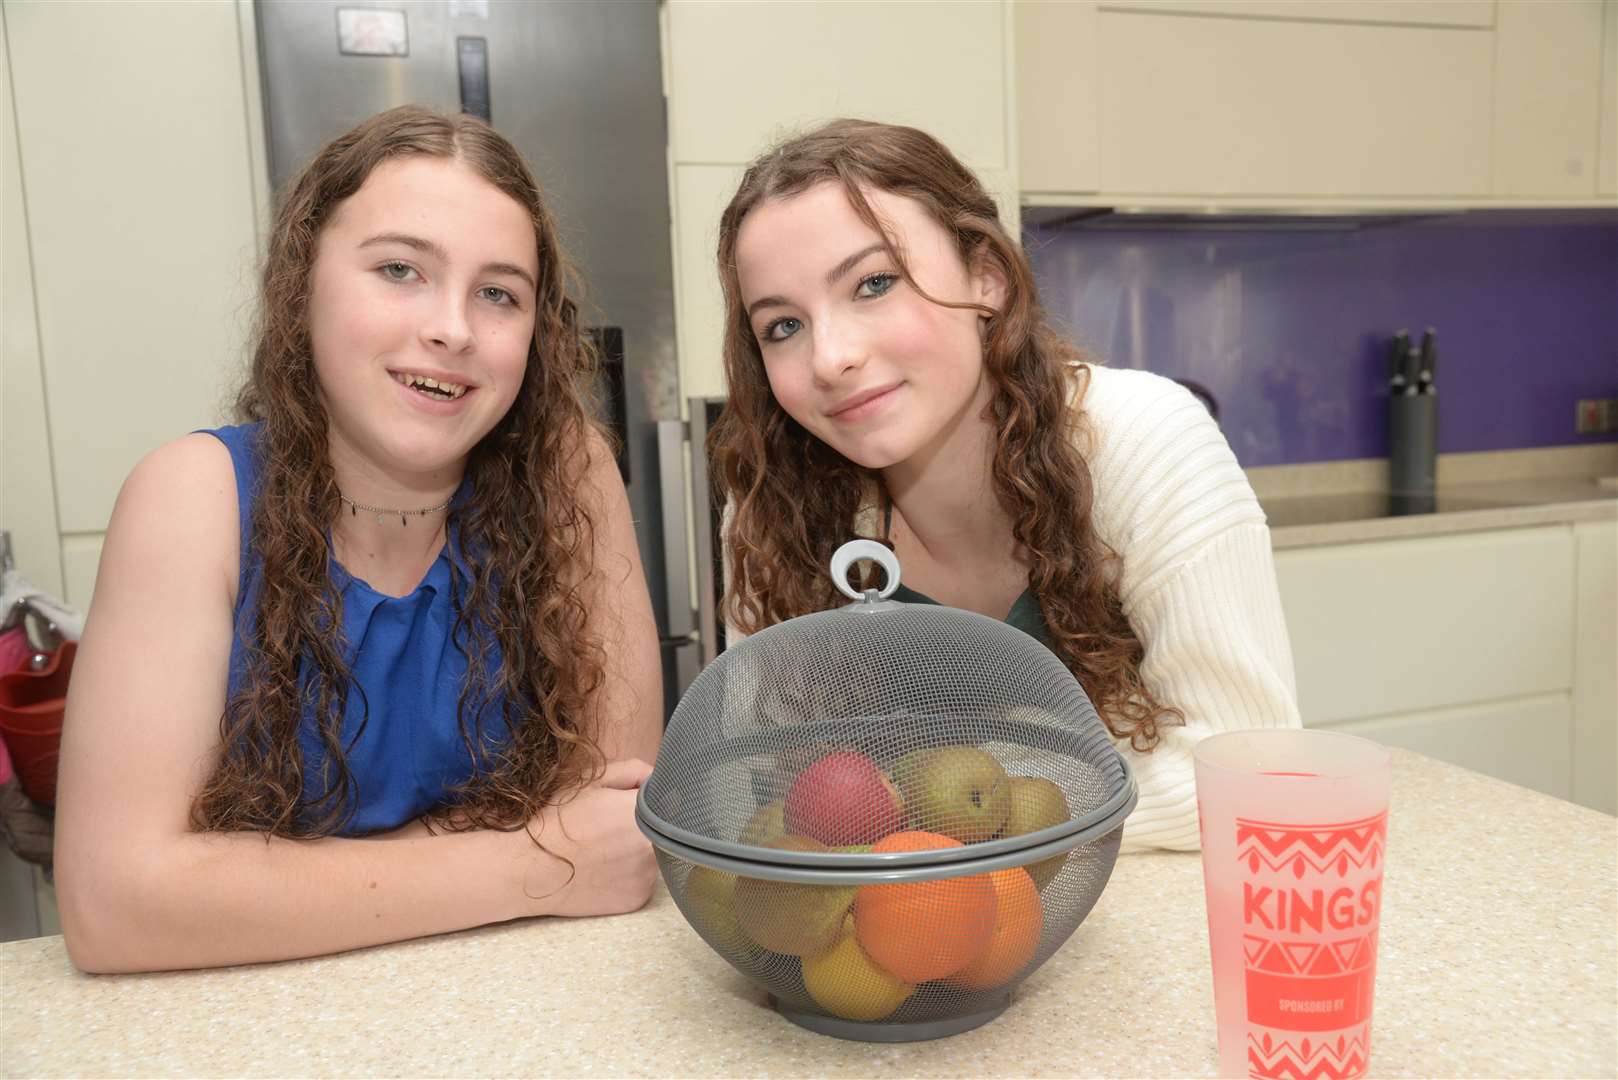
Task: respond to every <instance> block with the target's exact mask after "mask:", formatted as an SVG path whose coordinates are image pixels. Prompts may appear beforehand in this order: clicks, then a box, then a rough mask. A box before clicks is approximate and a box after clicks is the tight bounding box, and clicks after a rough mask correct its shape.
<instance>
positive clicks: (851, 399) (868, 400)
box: [826, 382, 900, 420]
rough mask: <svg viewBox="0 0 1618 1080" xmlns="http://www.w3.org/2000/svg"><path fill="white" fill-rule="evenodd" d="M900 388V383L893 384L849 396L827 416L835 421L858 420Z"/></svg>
mask: <svg viewBox="0 0 1618 1080" xmlns="http://www.w3.org/2000/svg"><path fill="white" fill-rule="evenodd" d="M899 386H900V384H899V383H897V382H893V383H888V384H887V385H886V386H873V387H871V388H870V389H868V390H861V391H859V392H858V393H856V394H851V395H849V396H848V397H846V398H844V399H843V400H842V401H839V402H838V403H837V404H836V405H833V406H832V407H831V409H830V410H828V411H827V413H826V415H827V416H829V417H831V418H832V419H833V420H853V419H857V418H858V417H860V416H862V415H864V414H865V413H866V412H869V411H870V408H869V407H870V406H874V405H877V404H878V403H880V401H881V400H882V399H884V398H886V397H887V396H888V395H889V394H891V393H893V391H895V390H897V389H899Z"/></svg>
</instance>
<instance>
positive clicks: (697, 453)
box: [686, 397, 719, 667]
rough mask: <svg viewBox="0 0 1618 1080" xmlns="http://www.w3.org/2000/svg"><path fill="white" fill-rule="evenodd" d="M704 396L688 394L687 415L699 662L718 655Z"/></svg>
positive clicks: (706, 411) (704, 662) (710, 487)
mask: <svg viewBox="0 0 1618 1080" xmlns="http://www.w3.org/2000/svg"><path fill="white" fill-rule="evenodd" d="M708 400H709V399H707V398H700V397H694V398H688V399H687V400H686V407H687V410H688V413H689V415H690V417H691V421H690V430H691V494H692V506H691V526H692V528H691V536H692V542H693V545H694V546H695V548H696V562H697V633H698V635H699V636H700V637H701V639H702V664H703V666H704V667H706V666H707V665H708V664H710V663H712V662H713V660H714V658H715V657H717V656H718V655H719V610H718V602H717V600H718V596H719V580H718V578H719V573H718V571H717V569H716V567H717V565H718V563H717V561H716V560H715V558H714V552H715V551H716V550H717V549H716V548H715V546H714V545H715V542H716V539H717V538H716V537H715V536H714V529H713V510H714V506H713V482H712V481H711V480H710V479H709V476H708Z"/></svg>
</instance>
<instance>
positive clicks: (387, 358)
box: [56, 107, 662, 971]
mask: <svg viewBox="0 0 1618 1080" xmlns="http://www.w3.org/2000/svg"><path fill="white" fill-rule="evenodd" d="M570 283H571V275H570V270H569V264H568V262H567V259H566V256H565V255H564V254H563V252H562V251H561V250H560V248H559V246H558V243H557V236H556V228H555V225H554V222H553V220H552V217H551V214H550V212H549V210H548V209H547V208H546V205H545V203H544V201H543V199H542V196H541V194H540V191H539V189H538V187H537V185H536V184H535V182H534V180H533V177H532V175H531V173H530V172H529V170H528V168H527V166H526V165H525V164H524V162H523V161H522V159H521V156H520V155H519V154H518V153H517V151H516V150H515V148H513V147H512V146H511V144H510V143H508V142H507V141H506V140H505V139H503V138H502V137H501V136H499V135H497V134H495V132H494V131H493V130H491V129H490V128H489V127H487V126H486V125H484V124H482V123H480V122H479V121H477V120H475V119H471V118H468V117H465V116H440V115H438V114H436V113H433V112H431V111H429V110H426V109H421V108H416V107H406V108H400V109H394V110H392V111H390V112H387V113H383V114H382V115H380V116H377V117H374V118H372V119H371V120H368V121H366V122H365V123H363V124H361V125H360V126H359V127H357V128H355V129H354V130H353V131H351V132H349V133H348V134H346V135H343V136H341V137H340V138H338V139H336V140H334V141H333V142H332V143H330V144H329V145H328V146H326V147H325V148H324V149H323V150H322V151H321V152H320V153H319V154H318V155H317V156H316V157H315V158H314V160H313V161H312V162H311V163H310V164H309V165H308V166H307V168H306V169H305V170H304V172H303V173H302V174H301V175H300V176H299V177H298V178H297V179H296V180H295V181H294V182H293V184H292V185H291V186H290V188H289V189H288V190H287V191H286V192H285V193H284V195H283V196H282V199H281V202H280V205H279V207H278V210H277V214H276V219H275V223H274V227H273V230H272V234H271V237H270V245H269V254H268V258H267V260H266V263H265V267H264V274H263V285H262V296H261V306H260V318H259V325H258V329H257V334H256V346H255V349H254V352H253V360H252V368H251V373H250V375H249V377H248V379H247V382H246V385H245V386H244V388H243V390H242V392H241V395H240V398H239V400H238V402H237V411H238V413H239V414H240V418H241V420H242V421H243V422H242V423H241V425H240V426H236V427H225V428H220V429H217V430H214V431H209V432H198V433H195V434H192V435H188V436H186V437H184V438H182V439H179V440H177V441H175V442H173V443H170V444H169V445H167V446H164V447H162V448H160V449H158V450H156V451H155V452H153V453H152V454H150V455H149V456H147V457H146V458H145V459H144V460H143V461H141V462H140V464H138V465H137V466H136V468H135V470H134V472H133V473H131V475H130V477H129V479H128V481H127V482H126V483H125V485H124V488H123V491H122V493H121V494H120V495H119V498H118V503H117V506H116V508H115V510H114V512H113V517H112V522H111V525H110V528H109V530H108V533H107V538H106V544H105V546H104V548H103V551H102V561H101V568H100V571H99V575H98V577H97V581H96V592H95V597H94V602H93V604H92V606H91V611H90V617H89V620H88V623H87V626H86V629H85V632H84V637H83V640H82V641H81V643H80V651H79V656H78V661H77V668H76V670H75V672H74V679H73V685H72V691H71V693H70V695H69V701H68V707H67V720H66V724H65V727H64V732H63V742H62V757H61V776H60V791H59V799H58V816H57V824H56V829H57V833H56V836H57V840H56V843H57V849H56V867H57V886H58V898H59V904H60V909H61V918H62V928H63V933H64V935H65V938H66V943H67V946H68V951H69V953H70V955H71V956H72V958H73V961H74V962H75V963H76V964H77V965H78V966H79V967H81V968H83V969H85V970H88V971H127V970H140V969H154V968H181V967H202V966H211V965H218V964H235V963H243V962H253V961H264V960H276V959H283V958H288V957H296V956H308V955H313V954H320V953H328V952H333V951H337V950H342V949H350V948H356V947H360V946H366V945H372V944H377V943H380V942H385V941H394V940H399V939H402V938H409V937H415V936H419V935H424V934H433V933H440V932H443V931H448V930H455V929H461V928H464V927H470V926H476V925H480V924H483V923H489V922H496V921H501V920H507V919H513V918H518V917H521V916H527V915H544V914H552V915H597V914H610V913H617V912H625V911H632V910H634V909H636V908H639V907H640V906H641V905H643V904H644V903H645V902H646V900H647V898H648V897H649V896H650V894H651V889H652V886H653V883H654V882H655V879H656V864H655V862H654V860H653V856H652V853H651V848H650V846H649V845H648V844H647V843H646V841H645V840H644V838H643V837H642V836H641V835H640V833H639V831H638V830H637V829H636V827H635V824H634V819H633V807H634V799H635V792H636V788H637V787H638V786H639V784H640V783H641V781H642V780H644V778H645V776H646V775H647V773H648V771H649V767H648V766H647V765H646V764H645V763H646V762H648V761H650V760H651V759H652V758H653V757H654V756H655V754H656V751H657V744H658V740H659V738H660V735H661V716H660V705H661V700H662V692H661V686H660V674H659V665H658V653H657V639H656V630H655V627H654V625H653V621H652V615H651V605H650V600H649V597H648V595H647V590H646V584H645V580H644V576H643V574H642V571H641V567H640V563H639V557H638V555H637V552H636V546H635V538H634V534H633V529H632V524H631V521H630V518H629V507H628V503H627V500H626V498H625V494H624V489H623V485H622V482H621V481H620V479H619V476H618V472H617V469H616V467H615V465H614V462H613V458H612V455H611V453H610V450H609V448H608V446H607V444H606V442H605V439H604V438H603V436H602V435H601V434H600V432H599V431H598V429H597V427H596V425H595V423H594V421H593V420H592V419H591V414H590V412H589V408H588V400H587V388H588V387H589V386H590V384H591V376H592V373H593V372H592V357H591V355H590V352H589V349H588V347H587V345H586V344H585V342H584V340H583V338H582V336H581V332H582V328H581V327H580V325H579V318H578V313H577V309H576V307H575V304H574V302H573V300H572V299H570V297H569V291H568V290H569V285H570Z"/></svg>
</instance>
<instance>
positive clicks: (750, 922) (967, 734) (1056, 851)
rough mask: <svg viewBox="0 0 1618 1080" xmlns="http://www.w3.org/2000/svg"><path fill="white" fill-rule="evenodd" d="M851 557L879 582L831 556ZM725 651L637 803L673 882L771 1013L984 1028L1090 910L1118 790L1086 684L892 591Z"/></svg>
mask: <svg viewBox="0 0 1618 1080" xmlns="http://www.w3.org/2000/svg"><path fill="white" fill-rule="evenodd" d="M858 559H871V560H872V561H875V562H877V563H879V564H880V565H881V566H882V568H883V569H884V571H885V572H886V577H887V580H886V582H885V583H884V587H883V588H882V590H880V591H878V590H875V589H870V590H867V591H865V592H864V593H863V595H862V594H861V593H859V592H857V591H855V590H854V589H852V588H851V587H850V586H849V585H848V579H847V574H848V569H849V567H850V565H851V564H852V563H853V562H854V561H855V560H858ZM832 575H833V578H834V579H835V580H836V581H837V583H838V586H839V588H841V589H842V590H843V591H844V592H845V593H847V594H848V595H849V596H851V597H854V598H855V601H854V603H851V604H848V605H846V606H844V607H842V608H839V609H836V610H832V611H824V612H818V613H816V614H812V615H806V616H803V617H801V618H797V619H792V620H789V621H787V622H784V623H780V624H778V625H776V626H773V627H770V628H768V629H766V630H763V631H761V632H760V633H757V634H754V635H752V636H750V637H747V638H745V639H743V640H742V641H740V642H738V643H737V644H736V645H735V646H733V647H732V648H730V649H729V650H727V651H726V652H724V653H722V654H721V655H720V656H719V658H718V659H717V660H716V661H715V662H714V663H713V664H711V665H710V666H709V667H708V668H706V669H705V670H704V671H703V672H702V674H701V675H700V676H699V677H698V678H697V679H696V681H695V682H693V683H692V685H691V688H690V689H689V690H688V691H687V692H686V694H685V696H684V697H683V698H682V699H681V701H680V704H679V706H678V707H677V708H676V709H675V712H674V715H673V717H672V718H671V720H670V722H669V727H668V731H667V733H666V735H665V737H664V741H663V746H662V749H661V751H660V752H659V754H658V757H657V763H656V767H655V769H654V770H653V772H652V775H651V777H650V778H649V779H648V781H647V783H646V785H645V786H644V787H643V788H642V790H641V793H640V797H639V800H638V802H637V806H636V818H637V821H638V822H639V824H640V827H641V829H642V830H643V831H644V832H645V833H646V835H647V836H648V837H649V838H650V840H651V841H652V844H653V845H654V846H655V847H656V849H657V853H658V861H659V864H660V867H661V869H662V873H663V877H664V880H665V881H666V882H667V885H668V889H669V892H670V894H671V895H672V896H673V898H674V901H675V903H676V904H678V906H679V908H680V910H681V912H682V913H683V914H684V915H685V917H686V919H687V920H688V921H689V922H690V923H691V925H692V926H693V927H694V928H695V929H696V930H697V932H698V933H699V934H701V935H702V937H703V938H704V939H705V940H706V941H707V942H708V944H709V945H711V946H712V947H713V948H714V949H715V950H717V951H718V952H719V953H720V955H722V956H723V957H724V958H725V959H726V960H727V961H729V962H730V963H731V964H732V965H734V966H735V967H736V968H737V969H738V970H740V971H741V972H743V973H744V974H745V975H747V976H748V977H749V978H751V979H753V980H754V981H755V982H757V983H758V984H759V985H760V986H762V987H763V988H764V989H765V990H766V991H767V992H768V993H769V995H770V997H771V998H772V1000H773V1002H774V1004H775V1006H776V1008H777V1009H778V1010H779V1011H780V1012H781V1013H782V1014H783V1015H784V1016H786V1017H787V1018H788V1019H790V1020H793V1021H794V1022H796V1023H798V1024H801V1025H803V1026H804V1027H808V1028H811V1029H813V1030H815V1031H820V1032H823V1033H826V1034H831V1035H838V1036H842V1037H844V1038H855V1039H865V1040H871V1041H883V1042H899V1041H909V1040H914V1039H927V1038H937V1037H940V1036H944V1035H951V1034H954V1033H956V1032H960V1031H965V1030H968V1029H970V1028H973V1027H976V1026H978V1025H979V1024H982V1023H985V1022H987V1021H988V1020H991V1019H993V1018H994V1017H995V1016H996V1015H998V1014H999V1013H1000V1012H1001V1011H1002V1010H1004V1009H1005V1008H1006V1007H1007V1006H1008V1005H1009V1004H1010V1001H1011V994H1012V991H1013V990H1014V989H1015V988H1016V986H1017V984H1019V983H1020V982H1021V981H1022V980H1023V979H1024V978H1026V977H1027V976H1028V975H1029V974H1030V973H1031V972H1033V971H1034V970H1035V969H1037V968H1038V967H1039V966H1040V965H1041V964H1043V963H1044V962H1045V961H1046V960H1047V959H1048V958H1049V957H1050V956H1051V954H1052V953H1054V952H1055V951H1056V950H1057V949H1058V948H1059V947H1060V946H1061V945H1062V943H1063V942H1065V941H1066V940H1067V939H1068V937H1069V936H1070V935H1072V933H1073V931H1074V930H1075V929H1076V928H1077V927H1078V925H1079V923H1080V922H1082V921H1083V920H1084V917H1085V916H1086V915H1087V914H1089V912H1090V909H1091V908H1092V907H1093V906H1094V905H1095V902H1096V900H1097V898H1098V897H1100V895H1101V891H1102V889H1103V888H1104V887H1105V886H1106V883H1107V879H1108V877H1109V876H1110V875H1111V873H1112V867H1113V862H1114V860H1115V858H1116V857H1117V853H1118V843H1119V840H1120V838H1121V835H1122V829H1121V826H1122V825H1123V822H1124V818H1125V817H1127V816H1128V814H1129V812H1130V810H1132V809H1133V808H1134V805H1135V801H1136V798H1137V795H1136V788H1135V781H1134V778H1133V776H1132V775H1131V773H1130V770H1129V767H1128V764H1127V763H1126V762H1125V761H1124V759H1123V757H1122V756H1121V755H1119V753H1118V752H1117V750H1116V749H1114V747H1113V745H1112V741H1111V739H1110V738H1109V737H1108V733H1107V730H1106V728H1105V726H1104V725H1103V724H1102V722H1101V720H1100V718H1099V717H1098V716H1097V715H1096V711H1095V709H1094V707H1093V706H1092V705H1091V702H1090V700H1089V698H1088V697H1087V696H1086V695H1085V693H1084V691H1083V689H1082V688H1081V687H1080V686H1079V684H1078V682H1077V681H1076V680H1075V679H1074V678H1073V676H1072V674H1071V673H1069V672H1068V670H1067V669H1066V668H1065V667H1063V665H1062V664H1061V662H1060V661H1058V660H1057V659H1056V657H1055V656H1054V655H1052V653H1051V652H1050V651H1049V650H1047V649H1046V648H1045V647H1044V646H1042V645H1041V644H1040V643H1039V642H1037V641H1035V640H1034V639H1033V638H1031V637H1029V636H1028V635H1026V634H1024V633H1022V632H1021V631H1019V630H1016V629H1013V628H1012V627H1009V626H1006V625H1005V624H1004V623H1001V622H998V621H996V620H994V619H990V618H987V617H985V616H982V615H977V614H974V613H972V612H966V611H959V610H956V609H954V608H947V607H939V606H935V605H931V604H902V603H898V602H896V601H893V600H891V599H888V596H889V595H890V594H891V593H892V592H893V590H894V589H895V588H897V586H898V582H899V568H898V563H897V561H896V560H895V558H894V556H893V554H892V553H891V552H890V551H888V549H887V548H885V547H882V546H881V545H879V544H874V543H871V542H870V541H855V542H853V543H851V544H845V545H844V546H843V547H842V548H840V549H838V552H837V555H836V556H835V557H834V558H833V560H832Z"/></svg>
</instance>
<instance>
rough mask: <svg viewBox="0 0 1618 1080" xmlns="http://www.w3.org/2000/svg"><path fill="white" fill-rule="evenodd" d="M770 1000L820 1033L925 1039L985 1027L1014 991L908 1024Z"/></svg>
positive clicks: (875, 1039) (796, 1021)
mask: <svg viewBox="0 0 1618 1080" xmlns="http://www.w3.org/2000/svg"><path fill="white" fill-rule="evenodd" d="M770 1004H772V1005H774V1006H775V1011H776V1012H778V1013H780V1014H781V1015H782V1016H784V1017H786V1018H787V1019H788V1020H791V1021H792V1022H793V1023H794V1024H797V1025H798V1026H799V1027H805V1028H808V1029H809V1030H810V1031H813V1032H816V1033H818V1034H821V1035H832V1036H835V1037H837V1038H839V1039H852V1040H853V1041H855V1042H883V1043H901V1042H923V1041H925V1040H927V1039H943V1038H947V1037H949V1036H950V1035H959V1034H960V1033H961V1032H963V1031H971V1030H972V1029H973V1028H976V1027H982V1026H983V1025H984V1024H987V1023H988V1022H989V1021H990V1020H993V1019H994V1018H995V1017H997V1016H999V1015H1000V1014H1001V1013H1003V1012H1005V1011H1006V1008H1007V1006H1009V1005H1010V1004H1011V992H1010V991H1009V990H1008V991H1006V995H1005V997H1003V998H1000V999H999V1000H997V1001H996V1002H995V1003H994V1004H993V1005H992V1006H990V1007H989V1008H987V1009H984V1010H982V1011H981V1012H975V1013H970V1014H968V1015H966V1016H952V1017H950V1018H949V1019H947V1020H917V1021H915V1022H913V1023H909V1024H889V1023H885V1022H883V1021H880V1020H879V1021H876V1022H875V1023H864V1022H861V1021H859V1020H839V1019H838V1018H837V1017H835V1016H825V1015H822V1014H821V1013H808V1012H799V1011H798V1010H796V1009H792V1008H789V1007H787V1006H786V1005H784V1004H782V1002H781V1001H780V1000H779V999H778V998H776V997H775V995H773V994H772V995H770Z"/></svg>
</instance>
